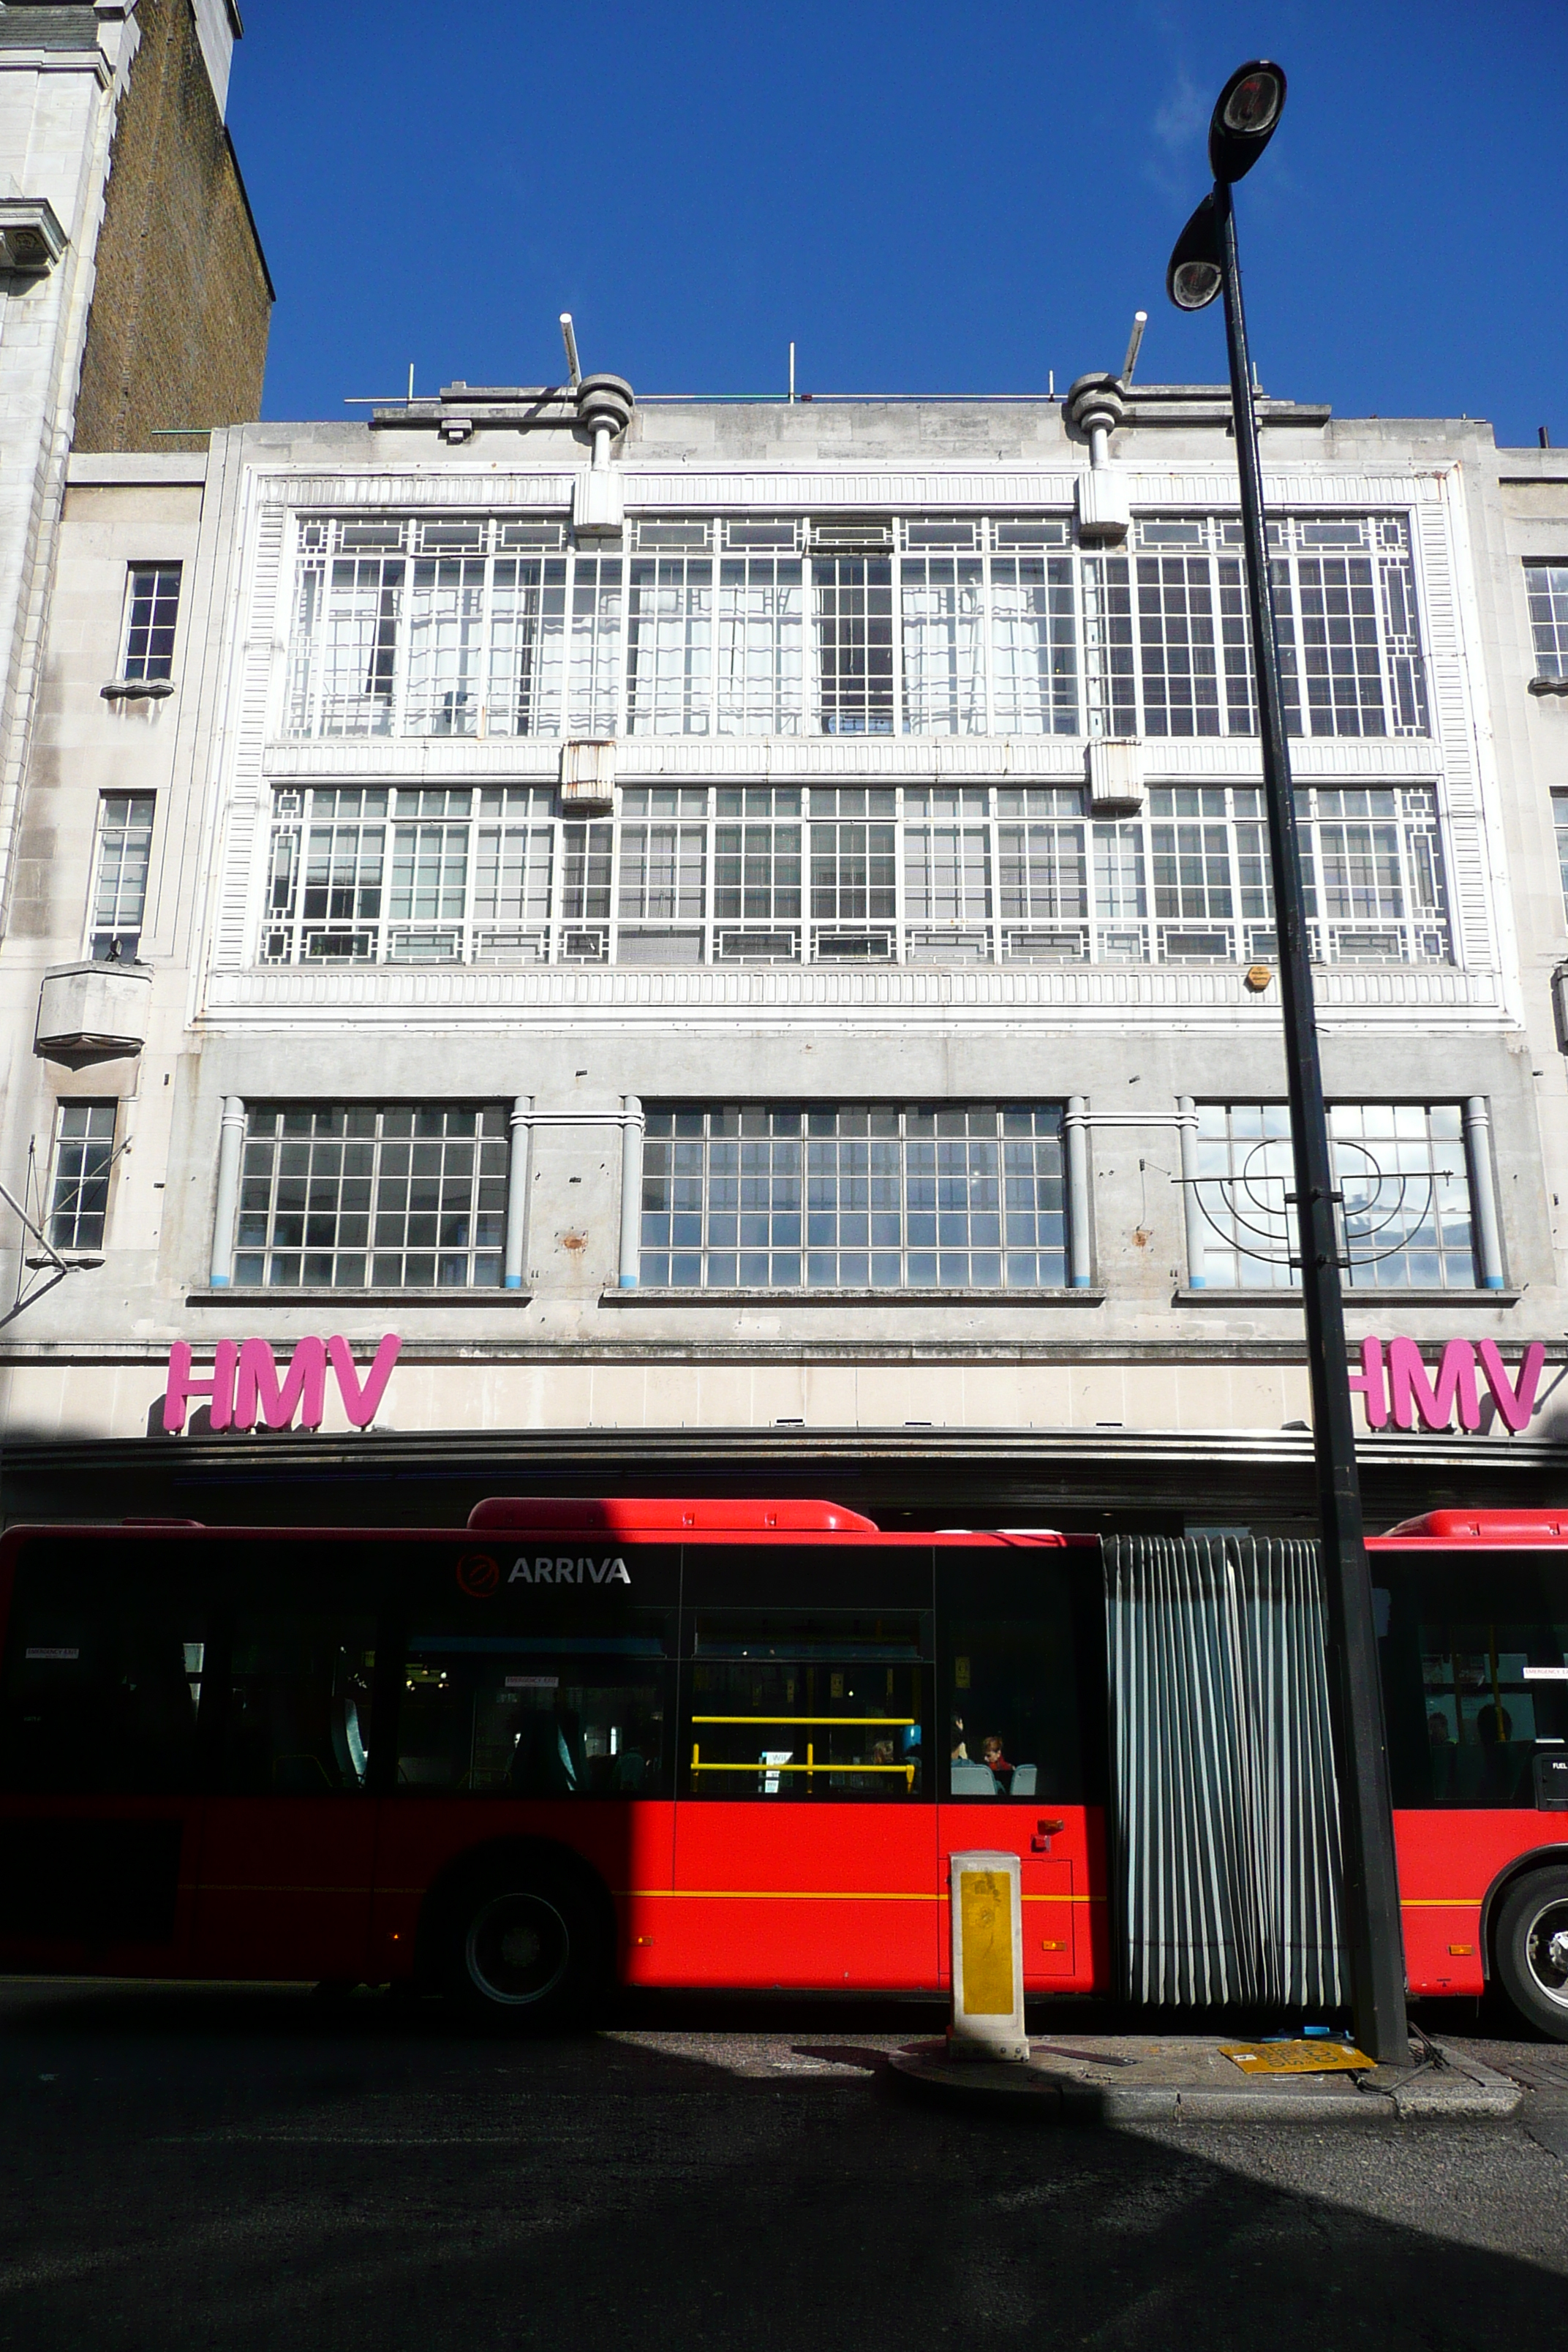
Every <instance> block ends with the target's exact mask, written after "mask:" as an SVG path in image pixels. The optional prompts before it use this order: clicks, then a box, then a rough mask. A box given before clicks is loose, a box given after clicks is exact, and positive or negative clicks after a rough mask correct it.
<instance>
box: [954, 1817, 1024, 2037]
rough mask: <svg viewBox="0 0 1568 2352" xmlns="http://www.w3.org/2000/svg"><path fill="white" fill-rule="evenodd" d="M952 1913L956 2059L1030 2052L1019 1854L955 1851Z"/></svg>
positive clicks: (1021, 1873)
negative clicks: (1026, 2022) (1027, 2030)
mask: <svg viewBox="0 0 1568 2352" xmlns="http://www.w3.org/2000/svg"><path fill="white" fill-rule="evenodd" d="M948 1866H949V1870H950V1873H951V1889H952V1906H951V1907H952V2021H951V2023H950V2024H949V2026H948V2029H947V2054H948V2056H949V2057H950V2058H1010V2059H1016V2060H1021V2059H1026V2058H1027V2057H1028V2054H1029V2041H1028V2036H1027V2034H1026V2032H1025V2031H1024V1925H1023V1917H1024V1904H1023V1887H1022V1875H1023V1872H1022V1865H1021V1864H1020V1863H1019V1860H1018V1857H1017V1855H1016V1853H955V1854H952V1855H950V1856H949V1858H948Z"/></svg>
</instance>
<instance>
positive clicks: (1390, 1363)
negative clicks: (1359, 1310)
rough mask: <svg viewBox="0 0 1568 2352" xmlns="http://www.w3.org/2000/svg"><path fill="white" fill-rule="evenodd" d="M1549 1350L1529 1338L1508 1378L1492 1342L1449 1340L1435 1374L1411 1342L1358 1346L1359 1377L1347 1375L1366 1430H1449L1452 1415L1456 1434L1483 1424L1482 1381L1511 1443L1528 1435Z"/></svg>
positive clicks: (1380, 1341)
mask: <svg viewBox="0 0 1568 2352" xmlns="http://www.w3.org/2000/svg"><path fill="white" fill-rule="evenodd" d="M1545 1362H1546V1350H1545V1349H1544V1348H1543V1347H1542V1344H1541V1342H1540V1340H1539V1339H1532V1340H1531V1342H1530V1345H1529V1346H1528V1347H1527V1348H1526V1349H1525V1350H1524V1353H1523V1354H1522V1355H1521V1358H1520V1360H1519V1370H1518V1371H1517V1372H1513V1373H1510V1371H1509V1370H1508V1367H1507V1365H1506V1364H1505V1363H1504V1362H1503V1360H1502V1357H1501V1355H1500V1353H1499V1351H1498V1345H1497V1342H1496V1340H1495V1339H1479V1340H1477V1341H1475V1342H1474V1343H1473V1344H1472V1342H1471V1341H1470V1340H1468V1339H1449V1340H1448V1341H1447V1343H1446V1344H1445V1346H1444V1349H1443V1354H1442V1360H1441V1361H1440V1362H1439V1364H1438V1366H1437V1370H1436V1373H1435V1374H1434V1373H1433V1372H1431V1371H1430V1370H1428V1369H1427V1365H1426V1358H1425V1357H1424V1356H1423V1355H1422V1353H1421V1349H1420V1347H1419V1345H1418V1344H1417V1342H1416V1341H1415V1340H1414V1339H1363V1341H1362V1343H1361V1370H1360V1371H1359V1372H1352V1375H1351V1394H1352V1396H1359V1397H1360V1398H1361V1400H1362V1405H1363V1410H1364V1412H1365V1413H1366V1425H1367V1427H1368V1428H1369V1429H1386V1428H1387V1427H1388V1424H1389V1423H1390V1421H1392V1422H1393V1423H1394V1428H1395V1429H1415V1428H1418V1427H1419V1428H1425V1429H1447V1428H1449V1427H1451V1426H1452V1423H1453V1419H1454V1413H1455V1410H1456V1408H1457V1409H1458V1415H1459V1427H1460V1428H1461V1429H1479V1427H1480V1425H1481V1393H1480V1383H1479V1380H1478V1377H1477V1373H1478V1364H1479V1372H1480V1374H1481V1375H1482V1376H1483V1377H1484V1379H1485V1381H1486V1385H1487V1387H1488V1388H1489V1390H1490V1391H1491V1397H1492V1402H1493V1404H1494V1405H1495V1406H1496V1407H1497V1418H1498V1420H1499V1421H1500V1422H1501V1423H1502V1425H1503V1427H1504V1428H1505V1429H1506V1430H1507V1431H1508V1432H1509V1433H1510V1436H1514V1437H1517V1436H1518V1435H1519V1434H1520V1433H1521V1431H1523V1430H1526V1429H1528V1428H1529V1426H1530V1423H1531V1416H1532V1415H1533V1413H1534V1412H1535V1409H1536V1392H1537V1391H1538V1390H1539V1388H1540V1386H1541V1373H1542V1367H1543V1365H1544V1364H1545Z"/></svg>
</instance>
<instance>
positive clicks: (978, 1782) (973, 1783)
mask: <svg viewBox="0 0 1568 2352" xmlns="http://www.w3.org/2000/svg"><path fill="white" fill-rule="evenodd" d="M948 1770H949V1771H950V1772H951V1773H952V1794H953V1795H954V1796H955V1797H994V1796H996V1795H998V1794H999V1793H1000V1792H999V1790H998V1789H997V1786H996V1776H995V1774H994V1772H993V1771H992V1769H991V1767H990V1766H989V1764H966V1763H963V1761H962V1760H955V1761H954V1762H953V1763H952V1764H950V1765H949V1766H948Z"/></svg>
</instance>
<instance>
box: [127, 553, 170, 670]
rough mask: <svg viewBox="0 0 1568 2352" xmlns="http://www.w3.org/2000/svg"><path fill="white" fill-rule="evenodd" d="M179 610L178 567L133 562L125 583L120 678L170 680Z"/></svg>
mask: <svg viewBox="0 0 1568 2352" xmlns="http://www.w3.org/2000/svg"><path fill="white" fill-rule="evenodd" d="M179 611H180V566H179V565H178V564H177V563H133V564H132V566H131V570H130V572H129V575H128V576H127V579H126V583H125V650H124V655H123V658H122V659H121V665H120V675H121V677H123V678H140V679H149V678H163V677H173V676H174V624H175V621H176V620H177V619H178V617H179Z"/></svg>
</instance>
